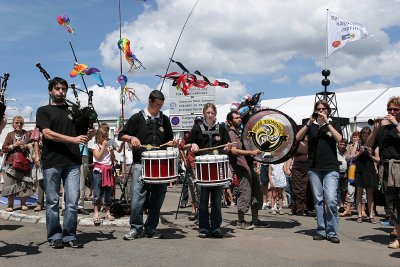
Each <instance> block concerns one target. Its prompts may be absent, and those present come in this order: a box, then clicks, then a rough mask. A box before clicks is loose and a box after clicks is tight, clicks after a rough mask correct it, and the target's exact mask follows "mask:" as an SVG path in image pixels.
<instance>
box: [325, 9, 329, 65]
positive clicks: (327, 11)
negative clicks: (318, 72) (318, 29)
mask: <svg viewBox="0 0 400 267" xmlns="http://www.w3.org/2000/svg"><path fill="white" fill-rule="evenodd" d="M328 17H329V9H326V39H325V69H326V68H327V65H328V38H329V37H328V34H329V23H328Z"/></svg>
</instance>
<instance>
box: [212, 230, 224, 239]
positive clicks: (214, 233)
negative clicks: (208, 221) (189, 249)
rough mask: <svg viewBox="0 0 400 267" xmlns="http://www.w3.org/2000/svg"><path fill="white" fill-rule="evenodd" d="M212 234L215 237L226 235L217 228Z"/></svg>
mask: <svg viewBox="0 0 400 267" xmlns="http://www.w3.org/2000/svg"><path fill="white" fill-rule="evenodd" d="M211 235H212V236H213V237H215V238H223V237H224V235H223V234H222V233H221V231H219V230H217V231H215V232H212V233H211Z"/></svg>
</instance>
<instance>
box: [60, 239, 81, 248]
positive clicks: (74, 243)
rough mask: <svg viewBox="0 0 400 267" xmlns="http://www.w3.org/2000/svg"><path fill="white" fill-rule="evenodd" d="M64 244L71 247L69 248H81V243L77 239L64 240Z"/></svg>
mask: <svg viewBox="0 0 400 267" xmlns="http://www.w3.org/2000/svg"><path fill="white" fill-rule="evenodd" d="M64 245H65V246H66V247H71V248H83V243H82V242H79V241H78V240H76V239H75V240H71V241H68V242H65V243H64Z"/></svg>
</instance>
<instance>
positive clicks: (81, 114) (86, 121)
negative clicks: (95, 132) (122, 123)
mask: <svg viewBox="0 0 400 267" xmlns="http://www.w3.org/2000/svg"><path fill="white" fill-rule="evenodd" d="M36 67H37V68H38V69H39V70H40V72H41V73H42V74H43V76H44V78H45V79H46V80H47V81H48V82H50V81H51V77H50V75H49V74H48V73H47V71H46V70H45V69H44V68H43V67H42V66H41V65H40V63H37V64H36ZM70 88H71V89H72V91H73V93H74V96H75V101H76V103H74V102H72V101H70V100H68V99H65V102H66V103H65V104H66V105H67V106H68V109H67V113H68V118H69V119H71V120H73V121H74V123H75V128H76V133H77V135H86V134H87V132H88V129H92V128H93V125H94V123H95V122H97V123H98V116H97V112H96V110H95V109H94V107H93V91H88V92H84V91H82V90H80V89H78V88H76V87H75V84H71V85H70ZM78 90H80V91H82V92H84V93H87V95H88V105H87V106H86V107H81V105H80V101H79V99H78V93H77V91H78Z"/></svg>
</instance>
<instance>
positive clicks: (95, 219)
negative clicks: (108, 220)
mask: <svg viewBox="0 0 400 267" xmlns="http://www.w3.org/2000/svg"><path fill="white" fill-rule="evenodd" d="M93 223H94V225H96V226H99V225H100V224H101V221H100V217H99V215H97V216H95V217H93Z"/></svg>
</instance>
